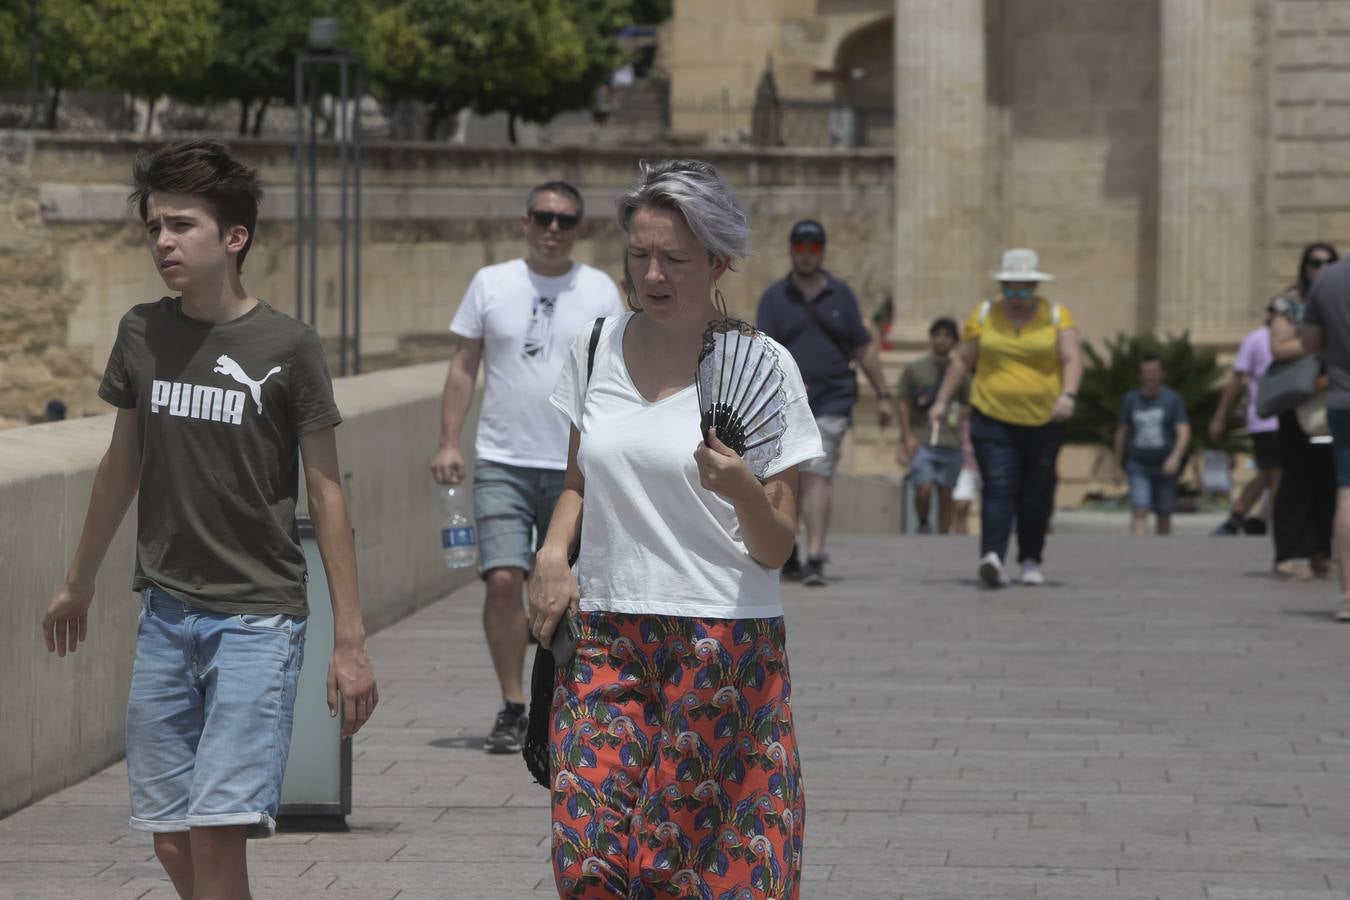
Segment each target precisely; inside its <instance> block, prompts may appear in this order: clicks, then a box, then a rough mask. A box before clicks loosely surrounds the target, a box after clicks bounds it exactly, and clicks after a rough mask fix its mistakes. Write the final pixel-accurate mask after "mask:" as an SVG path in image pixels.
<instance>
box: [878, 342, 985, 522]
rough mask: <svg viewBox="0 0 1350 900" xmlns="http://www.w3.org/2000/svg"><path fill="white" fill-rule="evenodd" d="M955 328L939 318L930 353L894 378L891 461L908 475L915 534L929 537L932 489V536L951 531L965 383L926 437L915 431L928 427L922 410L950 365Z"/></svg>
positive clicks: (966, 405)
mask: <svg viewBox="0 0 1350 900" xmlns="http://www.w3.org/2000/svg"><path fill="white" fill-rule="evenodd" d="M959 339H960V338H959V335H958V333H957V327H956V322H955V321H954V320H952V319H948V318H945V317H944V318H940V319H937V320H935V321H934V322H933V324H932V325H930V326H929V328H928V343H929V349H930V350H931V352H930V353H929V354H928V355H927V356H925V357H924V358H923V359H919V360H916V361H915V362H913V363H911V364H910V365H908V366H905V373H904V374H903V375H901V376H900V390H899V394H900V405H899V411H900V446H899V447H898V448H897V450H896V461H897V462H899V463H900V465H901V466H904V467H905V468H907V469H909V478H910V481H911V482H912V483H913V484H914V513H915V516H916V517H917V518H918V520H919V534H932V533H933V529H932V525H931V524H930V523H929V520H928V512H929V510H930V509H931V508H932V500H933V490H934V488H936V489H937V495H938V497H937V508H938V514H937V521H938V526H937V530H938V534H946V533H947V532H948V531H949V530H950V529H951V525H952V490H953V489H954V488H955V487H956V482H957V480H958V479H959V478H960V477H961V470H962V467H963V466H964V465H965V460H964V457H963V455H962V452H961V431H962V429H961V423H962V420H963V419H964V417H965V416H967V415H968V414H969V413H968V412H967V410H968V409H969V407H970V381H969V380H968V379H967V380H966V381H964V382H962V384H961V388H960V390H959V392H958V393H957V396H956V397H954V398H953V401H954V402H953V403H951V404H948V414H947V416H946V417H945V418H943V420H942V422H941V423H940V424H938V425H935V426H932V429H933V430H932V431H930V433H929V434H925V435H922V439H921V436H920V435H919V434H916V433H915V427H916V426H917V427H922V425H924V424H927V422H928V407H930V406H932V405H933V398H934V397H936V396H937V392H938V388H940V387H941V386H942V378H943V376H944V375H946V374H947V366H948V364H950V363H951V356H952V349H953V348H954V347H955V346H956V344H957V341H958V340H959Z"/></svg>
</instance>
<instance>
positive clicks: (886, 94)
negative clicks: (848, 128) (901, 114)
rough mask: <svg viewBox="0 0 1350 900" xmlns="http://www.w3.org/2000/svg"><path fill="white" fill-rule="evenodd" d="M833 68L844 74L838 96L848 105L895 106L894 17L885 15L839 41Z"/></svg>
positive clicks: (863, 25) (880, 107)
mask: <svg viewBox="0 0 1350 900" xmlns="http://www.w3.org/2000/svg"><path fill="white" fill-rule="evenodd" d="M833 63H834V70H835V71H836V72H838V73H839V74H840V76H841V78H840V79H839V82H838V84H837V86H836V88H835V90H836V99H837V100H838V101H840V102H841V103H845V104H847V105H849V106H855V107H862V108H869V109H877V110H880V109H894V108H895V17H894V16H882V17H879V18H877V19H873V20H872V21H870V22H865V23H863V24H862V25H859V26H858V27H857V28H854V29H853V30H852V31H850V32H849V33H848V34H846V35H844V37H843V38H842V39H841V40H840V41H839V45H838V47H837V48H836V49H835V52H834V60H833Z"/></svg>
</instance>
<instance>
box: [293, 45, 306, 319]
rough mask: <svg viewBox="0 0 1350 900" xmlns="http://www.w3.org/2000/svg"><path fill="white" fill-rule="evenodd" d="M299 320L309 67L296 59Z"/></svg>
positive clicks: (299, 314) (298, 310) (301, 314)
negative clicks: (307, 78)
mask: <svg viewBox="0 0 1350 900" xmlns="http://www.w3.org/2000/svg"><path fill="white" fill-rule="evenodd" d="M295 318H296V319H297V320H299V321H301V322H303V321H304V320H305V63H304V57H303V56H301V55H299V54H297V55H296V57H295Z"/></svg>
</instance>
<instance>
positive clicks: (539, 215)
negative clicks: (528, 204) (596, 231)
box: [530, 209, 581, 231]
mask: <svg viewBox="0 0 1350 900" xmlns="http://www.w3.org/2000/svg"><path fill="white" fill-rule="evenodd" d="M530 219H531V220H533V222H534V224H536V225H538V226H539V227H540V228H547V227H548V226H550V225H552V224H553V223H554V221H556V222H557V223H558V230H559V231H571V230H572V229H573V228H576V227H577V225H578V224H579V223H580V222H581V217H580V216H569V215H567V214H566V213H555V212H549V211H548V210H544V209H532V210H530Z"/></svg>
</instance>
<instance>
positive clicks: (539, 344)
mask: <svg viewBox="0 0 1350 900" xmlns="http://www.w3.org/2000/svg"><path fill="white" fill-rule="evenodd" d="M582 212H583V204H582V200H581V194H580V193H579V192H578V191H577V189H576V188H574V187H572V186H571V185H570V184H567V183H566V182H562V181H550V182H548V183H546V184H542V185H540V186H539V187H537V188H535V189H534V190H532V191H530V194H529V198H528V200H527V201H526V208H525V214H524V215H523V216H521V218H520V227H521V230H522V231H523V232H524V234H525V241H526V244H527V245H528V252H527V253H526V256H525V257H524V258H523V259H513V260H510V261H509V262H504V263H498V264H497V265H492V266H486V267H484V268H482V269H479V270H478V273H477V274H476V275H474V277H473V281H472V282H471V283H470V284H469V289H468V290H467V291H466V292H465V294H464V299H463V300H462V301H461V302H460V305H459V311H458V312H457V313H455V318H454V321H453V322H451V323H450V330H451V332H453V333H454V334H455V335H456V336H457V337H458V340H457V342H456V344H455V349H454V351H453V353H452V355H451V357H450V371H449V373H448V374H447V375H446V378H445V392H444V394H443V397H442V402H441V437H440V447H439V449H438V450H437V451H436V455H435V457H434V458H433V459H432V461H431V472H432V475H433V476H434V477H435V479H436V481H437V482H439V483H440V484H448V485H455V484H459V483H461V482H462V481H463V480H464V474H465V473H464V456H463V455H462V454H461V452H460V449H459V439H460V431H461V430H462V428H463V425H464V417H465V415H467V413H468V411H469V406H470V404H471V403H472V401H473V392H474V382H475V380H476V377H477V374H478V363H479V361H480V360H481V361H483V362H484V364H485V366H486V376H485V379H484V387H483V405H482V411H481V412H480V413H479V416H478V434H477V437H476V439H475V441H474V450H475V455H476V457H477V459H476V462H475V463H474V472H473V485H474V515H475V517H476V520H477V526H478V547H479V568H480V571H481V572H482V575H483V581H484V582H485V584H486V586H487V597H486V600H485V601H484V605H483V630H484V631H485V632H486V634H487V643H488V650H489V652H490V653H491V655H492V664H493V666H494V667H495V668H496V670H497V680H498V682H499V683H500V684H501V690H502V701H503V705H502V709H501V711H500V712H499V713H498V714H497V718H496V720H495V722H494V724H493V727H492V732H491V734H489V736H488V738H487V740H486V742H485V743H484V746H483V748H484V749H485V750H486V751H487V752H489V753H517V752H519V751H520V747H521V743H522V741H523V740H524V735H525V726H526V723H527V722H528V717H527V715H526V712H525V690H524V685H523V684H522V682H523V673H524V668H525V649H526V643H527V641H528V639H529V626H528V625H527V623H526V621H525V613H524V610H523V608H522V606H521V590H522V587H523V585H524V578H525V574H526V572H528V571H529V568H530V564H531V560H532V558H533V555H534V550H535V549H536V548H537V545H538V542H539V541H542V540H543V537H544V534H545V532H547V530H548V522H549V518H550V517H551V516H552V515H553V505H554V503H555V502H557V499H558V495H559V494H560V493H562V487H563V473H564V471H565V470H566V468H567V442H568V426H567V420H566V419H565V418H563V417H562V416H561V415H559V414H558V411H557V410H556V409H554V408H553V407H552V406H551V405H550V404H549V395H550V394H552V392H553V386H554V384H555V383H556V382H557V380H558V373H559V371H560V370H561V369H562V366H563V362H564V360H565V359H566V358H567V353H568V349H569V348H570V347H571V344H572V341H573V339H574V338H575V337H576V336H577V334H578V333H580V332H581V331H582V329H584V328H588V327H590V326H591V323H593V322H594V321H595V319H596V318H597V317H600V316H611V315H617V314H618V313H621V312H623V303H622V302H621V301H620V299H619V291H618V288H616V287H615V285H614V281H613V280H612V279H611V278H610V277H609V276H608V275H606V274H605V273H603V272H601V271H599V270H597V269H593V268H591V267H590V266H587V265H583V264H581V263H578V262H574V261H573V260H572V245H573V244H575V243H576V239H577V230H578V226H579V225H580V224H581V216H582Z"/></svg>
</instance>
